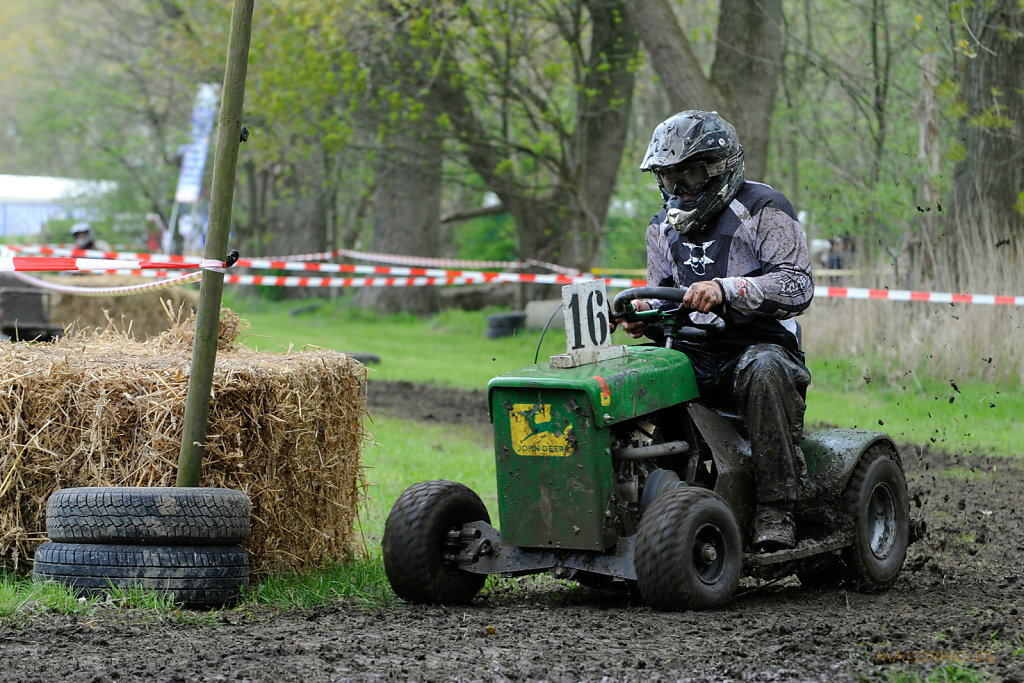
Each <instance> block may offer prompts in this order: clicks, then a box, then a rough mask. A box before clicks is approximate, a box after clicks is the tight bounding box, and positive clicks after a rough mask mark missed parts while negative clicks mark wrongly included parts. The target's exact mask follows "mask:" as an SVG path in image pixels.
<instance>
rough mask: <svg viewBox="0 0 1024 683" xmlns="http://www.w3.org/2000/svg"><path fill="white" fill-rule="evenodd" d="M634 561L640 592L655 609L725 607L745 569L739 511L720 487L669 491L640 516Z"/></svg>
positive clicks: (684, 488) (685, 488)
mask: <svg viewBox="0 0 1024 683" xmlns="http://www.w3.org/2000/svg"><path fill="white" fill-rule="evenodd" d="M633 561H634V564H635V566H636V580H637V586H638V587H639V589H640V594H641V595H642V596H643V598H644V601H645V602H646V603H647V604H648V605H650V606H651V607H653V608H654V609H657V610H661V611H670V610H683V609H709V608H716V607H722V606H724V605H726V604H728V603H729V601H730V600H732V596H733V594H734V593H735V592H736V586H737V585H738V584H739V580H740V574H741V572H742V568H743V566H742V565H743V545H742V540H741V537H740V529H739V525H738V524H737V523H736V516H735V515H734V514H733V512H732V510H731V509H730V508H729V505H728V504H727V503H726V502H725V500H724V499H723V498H722V497H721V496H720V495H718V494H717V493H715V492H714V491H710V490H708V489H703V488H698V487H692V486H688V487H683V488H678V489H675V490H672V491H667V492H665V493H663V494H662V495H660V496H658V498H657V499H655V501H654V502H653V503H652V504H651V506H650V507H649V508H648V509H647V511H646V512H645V513H644V516H643V518H642V519H641V520H640V527H639V530H638V531H637V535H636V546H635V555H634V560H633Z"/></svg>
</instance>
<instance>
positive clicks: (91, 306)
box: [43, 274, 199, 340]
mask: <svg viewBox="0 0 1024 683" xmlns="http://www.w3.org/2000/svg"><path fill="white" fill-rule="evenodd" d="M43 279H46V280H50V281H52V282H59V283H60V284H62V285H74V286H76V287H97V288H98V287H124V286H128V285H138V284H142V283H144V282H145V281H142V280H140V279H139V278H137V277H132V276H130V275H93V274H88V275H85V274H83V275H76V276H75V277H68V276H60V275H48V276H44V277H43ZM47 294H48V295H49V298H50V322H51V323H53V324H54V325H60V326H62V327H65V328H67V327H69V326H73V327H74V328H75V329H78V330H85V329H91V330H103V329H105V328H106V327H107V320H108V319H110V320H114V321H117V322H118V323H120V324H121V326H122V327H123V328H124V329H126V330H127V331H128V334H130V336H132V337H133V338H135V339H140V340H142V339H148V338H150V337H155V336H156V335H158V334H160V333H161V332H164V331H166V330H167V329H168V328H169V327H170V323H169V322H168V320H167V316H166V315H164V312H163V309H162V308H161V305H160V304H161V302H169V305H170V307H171V308H173V309H174V310H180V309H184V310H186V311H190V310H194V309H195V308H197V305H198V301H199V293H198V290H197V289H196V286H195V285H182V286H178V287H171V288H169V289H162V290H158V291H154V292H142V293H136V294H132V295H128V296H113V295H110V296H82V295H79V294H66V293H64V292H47Z"/></svg>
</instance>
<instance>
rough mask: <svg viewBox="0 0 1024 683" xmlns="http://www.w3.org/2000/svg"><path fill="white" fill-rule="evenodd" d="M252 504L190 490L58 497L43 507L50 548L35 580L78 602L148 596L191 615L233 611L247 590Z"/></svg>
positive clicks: (231, 495) (81, 492)
mask: <svg viewBox="0 0 1024 683" xmlns="http://www.w3.org/2000/svg"><path fill="white" fill-rule="evenodd" d="M250 509H251V506H250V503H249V499H248V497H246V495H245V494H243V493H242V492H241V491H235V490H232V489H220V488H201V487H195V488H188V487H91V488H70V489H61V490H59V491H57V492H56V493H54V494H53V495H52V496H50V498H49V499H48V501H47V504H46V531H47V536H49V538H50V540H49V541H47V542H46V543H43V544H42V545H40V546H39V548H38V549H37V550H36V554H35V563H34V565H33V570H32V576H33V579H35V580H37V581H56V582H59V583H63V584H65V585H67V586H69V587H70V588H72V589H73V590H75V591H76V592H77V593H79V594H81V595H95V594H102V593H105V592H107V591H109V590H110V589H111V588H122V589H126V588H144V589H147V590H151V591H155V592H157V593H160V594H162V595H165V596H167V597H170V598H171V599H173V600H174V601H175V602H176V603H179V604H182V605H184V606H186V607H200V608H201V607H219V606H224V605H230V604H233V603H234V602H235V601H237V600H238V598H239V597H240V596H241V594H242V591H243V590H244V589H245V588H246V587H247V586H248V585H249V558H248V556H247V554H246V552H245V550H244V549H243V548H242V547H241V546H240V545H239V544H241V543H242V542H243V541H245V540H246V539H247V538H248V537H249V528H250V527H249V514H250Z"/></svg>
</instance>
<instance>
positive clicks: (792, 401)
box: [686, 344, 811, 508]
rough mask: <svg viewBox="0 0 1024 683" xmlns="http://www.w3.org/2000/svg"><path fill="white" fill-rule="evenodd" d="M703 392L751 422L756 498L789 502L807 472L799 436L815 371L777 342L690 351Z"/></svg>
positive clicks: (766, 502)
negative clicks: (722, 351)
mask: <svg viewBox="0 0 1024 683" xmlns="http://www.w3.org/2000/svg"><path fill="white" fill-rule="evenodd" d="M686 353H687V355H688V356H689V357H690V361H691V363H692V364H693V369H694V372H695V373H696V375H697V385H698V387H699V388H700V392H701V398H702V400H704V401H706V402H707V403H709V404H710V405H712V406H715V407H719V408H723V409H725V410H733V411H735V412H736V413H738V414H739V416H740V417H741V418H742V419H743V423H744V424H745V425H746V428H747V434H748V437H749V439H750V451H751V454H752V456H753V461H754V478H755V481H756V485H757V504H758V505H774V506H778V507H781V508H788V507H790V506H791V505H792V503H793V501H795V500H796V499H797V497H798V496H799V495H800V491H801V484H802V482H803V481H804V479H805V478H806V476H807V464H806V462H805V461H804V455H803V451H802V450H801V449H800V442H801V441H802V440H803V431H804V409H805V407H806V403H805V401H804V399H805V396H806V393H807V385H808V384H810V381H811V374H810V372H808V371H807V368H806V366H805V365H804V364H803V363H802V362H800V361H799V360H797V359H796V358H794V357H793V356H792V355H791V354H789V353H788V352H787V351H786V350H785V349H784V348H783V347H781V346H778V345H776V344H757V345H754V346H750V347H748V348H747V349H745V350H744V351H742V352H741V353H740V354H738V355H737V354H736V353H735V352H733V353H729V354H720V353H715V352H704V353H701V352H697V353H694V352H693V350H692V349H688V350H687V351H686Z"/></svg>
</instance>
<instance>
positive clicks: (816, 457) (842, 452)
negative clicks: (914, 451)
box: [800, 429, 903, 498]
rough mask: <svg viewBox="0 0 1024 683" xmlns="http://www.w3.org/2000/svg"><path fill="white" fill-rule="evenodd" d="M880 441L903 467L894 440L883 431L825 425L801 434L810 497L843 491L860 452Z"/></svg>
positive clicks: (830, 495)
mask: <svg viewBox="0 0 1024 683" xmlns="http://www.w3.org/2000/svg"><path fill="white" fill-rule="evenodd" d="M876 444H883V445H884V446H885V447H887V448H888V450H890V451H891V454H892V457H893V460H894V461H895V462H896V464H897V465H898V466H899V467H900V469H902V468H903V464H902V463H901V462H900V456H899V451H898V450H897V449H896V444H895V443H893V440H892V439H891V438H890V437H889V435H888V434H886V433H884V432H874V431H868V430H866V429H826V430H823V431H820V432H815V433H814V434H811V435H809V436H807V437H806V438H804V440H803V442H802V443H801V444H800V447H801V449H802V450H803V452H804V459H805V460H806V461H807V477H808V480H809V484H810V491H811V495H810V496H809V497H810V498H826V497H827V498H833V497H838V496H839V495H841V494H842V492H843V489H844V488H846V482H848V481H849V480H850V475H851V474H853V468H854V467H856V466H857V463H858V462H859V461H860V458H861V456H863V455H864V453H865V452H867V450H868V449H869V448H871V447H872V446H875V445H876Z"/></svg>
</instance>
